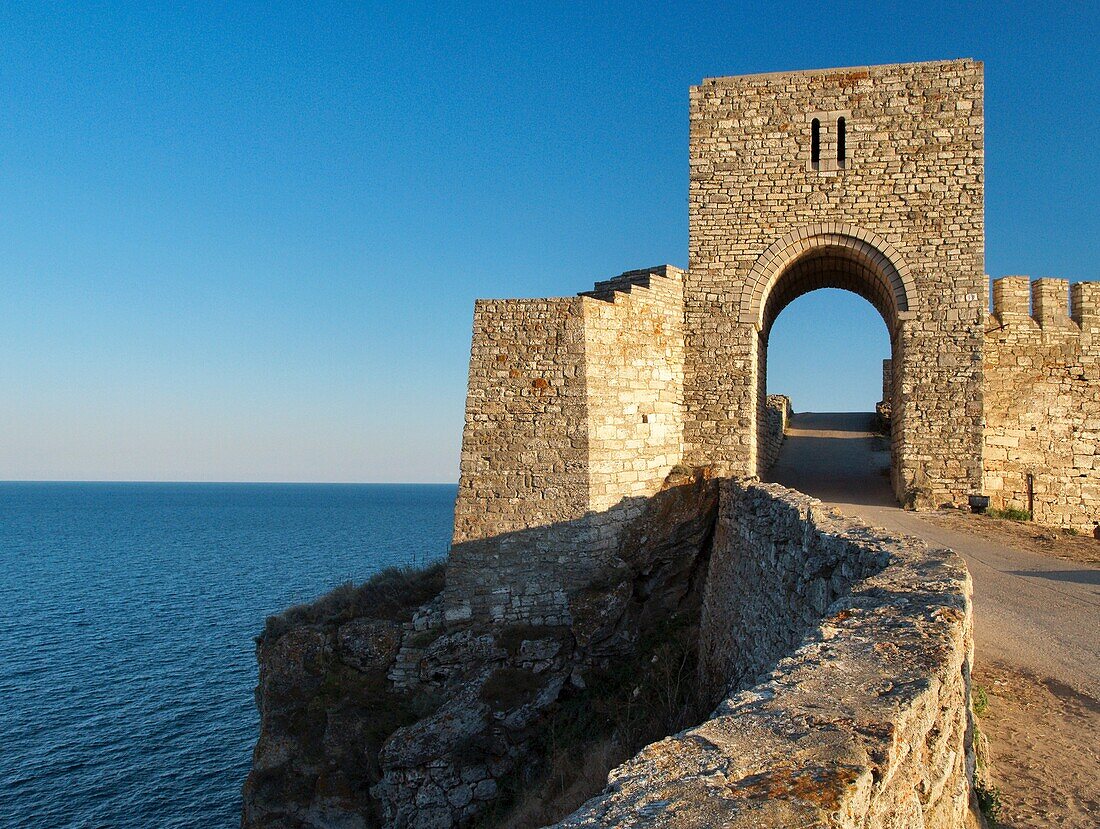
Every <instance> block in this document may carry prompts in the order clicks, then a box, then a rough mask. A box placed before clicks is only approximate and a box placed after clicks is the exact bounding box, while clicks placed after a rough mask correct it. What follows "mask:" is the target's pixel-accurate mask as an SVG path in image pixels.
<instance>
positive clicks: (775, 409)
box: [760, 394, 791, 469]
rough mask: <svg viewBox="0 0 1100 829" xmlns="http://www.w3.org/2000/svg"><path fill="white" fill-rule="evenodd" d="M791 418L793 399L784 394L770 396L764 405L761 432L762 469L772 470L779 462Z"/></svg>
mask: <svg viewBox="0 0 1100 829" xmlns="http://www.w3.org/2000/svg"><path fill="white" fill-rule="evenodd" d="M790 416H791V399H790V398H789V397H787V396H786V395H783V394H769V395H768V396H767V398H766V402H765V404H764V417H763V420H762V423H763V424H764V428H763V429H762V430H761V439H760V454H761V467H762V468H763V469H770V468H771V466H772V465H773V464H774V463H775V462H776V461H777V460H779V450H780V449H782V448H783V439H784V437H785V436H786V433H787V420H788V419H789V418H790Z"/></svg>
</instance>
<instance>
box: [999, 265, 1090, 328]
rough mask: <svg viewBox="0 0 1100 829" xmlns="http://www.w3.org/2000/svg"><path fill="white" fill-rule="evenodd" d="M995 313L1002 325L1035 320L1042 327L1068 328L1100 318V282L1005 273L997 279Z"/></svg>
mask: <svg viewBox="0 0 1100 829" xmlns="http://www.w3.org/2000/svg"><path fill="white" fill-rule="evenodd" d="M992 293H993V315H994V316H995V317H996V318H997V319H998V320H999V322H1000V324H1001V325H1002V326H1011V325H1014V324H1015V325H1019V324H1021V323H1024V322H1025V321H1034V322H1035V323H1036V324H1038V326H1039V327H1040V328H1043V329H1048V328H1068V327H1070V326H1071V325H1072V324H1073V323H1076V324H1077V325H1078V326H1082V325H1084V324H1085V323H1086V322H1087V321H1095V320H1097V319H1100V282H1074V283H1072V284H1070V281H1069V280H1068V279H1055V278H1053V277H1042V278H1039V279H1035V280H1032V279H1030V278H1029V277H1027V276H1005V277H1001V278H1000V279H994V280H993V291H992Z"/></svg>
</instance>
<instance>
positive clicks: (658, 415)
mask: <svg viewBox="0 0 1100 829" xmlns="http://www.w3.org/2000/svg"><path fill="white" fill-rule="evenodd" d="M682 291H683V273H682V271H680V270H679V269H677V268H674V267H672V266H662V267H659V268H650V269H647V270H643V271H631V272H627V273H624V274H622V275H621V276H619V277H616V278H615V279H611V280H607V281H605V282H599V283H597V284H596V286H595V289H594V290H592V291H589V292H586V293H585V294H584V295H582V296H577V297H570V298H564V299H549V300H498V301H480V302H478V303H477V305H476V307H475V312H474V335H473V346H472V349H471V361H470V380H469V389H468V392H467V400H466V427H465V430H464V432H463V442H462V464H461V477H460V481H459V492H458V500H457V503H456V507H455V532H454V544H453V546H452V551H451V556H450V560H449V564H448V576H447V591H446V613H447V618H448V619H450V620H451V621H457V620H461V619H464V618H469V617H470V616H471V615H474V614H479V615H486V616H489V617H493V618H506V619H513V620H522V621H528V622H533V623H535V624H565V623H567V622H568V619H569V610H568V596H569V593H570V591H572V590H575V589H576V588H578V587H580V586H583V585H584V584H586V583H587V581H588V580H589V579H590V578H591V577H592V576H593V575H594V574H596V573H598V572H599V571H600V569H601V567H603V566H604V565H605V564H606V563H607V562H608V560H609V557H610V556H612V555H613V551H614V549H615V547H616V545H617V543H618V536H619V532H620V531H621V529H622V527H623V526H625V525H626V524H627V523H629V521H630V520H631V519H632V518H633V517H634V516H636V515H637V514H638V512H639V511H640V510H641V509H642V507H643V505H644V503H645V498H646V497H647V496H650V495H652V494H654V493H655V492H657V491H658V490H659V489H660V487H661V484H662V482H663V481H664V480H665V478H666V477H667V475H668V473H669V471H670V470H671V469H672V467H673V466H675V465H676V464H677V463H678V462H679V461H680V457H681V453H682V439H683V427H682V387H683V379H682V378H683V327H682V326H683V298H682V297H683V294H682Z"/></svg>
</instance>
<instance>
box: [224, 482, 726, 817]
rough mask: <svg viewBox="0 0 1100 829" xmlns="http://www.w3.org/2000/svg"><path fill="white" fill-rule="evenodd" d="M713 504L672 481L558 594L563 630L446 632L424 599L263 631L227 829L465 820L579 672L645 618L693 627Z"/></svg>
mask: <svg viewBox="0 0 1100 829" xmlns="http://www.w3.org/2000/svg"><path fill="white" fill-rule="evenodd" d="M717 503H718V484H717V481H715V480H712V479H711V478H710V476H709V475H708V474H707V473H706V472H705V471H704V470H694V471H689V470H683V471H680V472H678V473H677V474H675V475H673V476H671V477H670V479H669V480H668V482H667V483H666V485H665V487H664V489H663V491H662V492H661V493H660V494H658V495H657V496H655V497H654V498H653V499H652V500H651V501H650V502H649V503H648V504H647V506H646V509H645V510H643V512H642V514H641V515H640V517H639V518H637V519H636V520H635V522H634V524H633V525H632V526H631V527H630V528H629V529H628V531H627V532H626V533H624V539H623V542H622V544H621V549H620V551H619V556H618V558H617V560H616V561H615V562H614V563H613V565H612V566H610V567H609V568H608V569H607V571H606V572H604V573H602V574H600V577H599V579H598V580H597V581H596V583H593V584H590V585H588V586H586V587H584V588H581V589H578V590H576V591H574V593H573V594H571V595H570V596H569V597H568V598H569V604H568V606H569V613H570V616H571V620H570V624H568V625H553V626H547V625H520V624H504V623H491V622H466V623H462V624H450V625H447V624H445V623H444V619H443V613H442V609H441V607H442V605H441V602H440V600H439V599H438V598H437V599H436V600H433V601H431V602H429V603H428V604H427V605H424V606H423V607H421V608H419V609H418V610H416V611H415V612H410V614H409V615H408V618H406V619H404V620H400V621H398V620H394V619H389V618H387V619H376V618H371V617H370V616H369V615H359V616H357V617H355V618H351V619H346V618H341V619H340V620H338V621H335V622H333V623H331V624H326V623H311V624H308V625H301V626H297V627H291V628H290V629H289V630H286V631H285V632H282V633H281V634H280V635H278V636H265V637H262V638H261V640H260V642H259V645H258V647H257V658H258V659H259V662H260V684H259V686H258V687H257V693H256V696H257V703H258V705H259V707H260V711H261V733H260V738H259V741H258V742H257V746H256V750H255V755H254V763H253V769H252V772H251V774H250V775H249V778H248V781H247V782H246V784H245V788H244V812H243V818H242V826H243V827H245V828H246V829H260V827H264V829H275V828H276V827H277V829H305V827H310V828H311V829H322V827H324V829H329V828H330V827H340V829H343V828H344V827H348V829H352V828H353V827H354V829H360V827H362V829H367V828H368V827H377V826H387V827H423V828H424V829H429V828H430V829H446V827H451V826H465V825H469V824H470V823H472V822H473V821H474V820H475V818H476V817H477V816H478V815H479V814H481V813H483V812H484V811H485V810H486V809H488V808H490V807H491V806H493V805H494V803H495V802H496V801H497V799H498V797H499V795H500V787H501V785H502V781H503V780H504V779H505V778H507V777H508V776H509V775H510V774H512V773H513V772H515V770H516V769H517V768H518V767H520V766H522V765H523V764H525V763H529V762H530V760H531V752H532V751H533V750H534V746H533V744H532V743H533V735H534V734H535V733H536V732H537V729H538V728H539V727H540V725H541V724H542V723H543V721H544V719H545V717H546V715H547V712H548V711H549V710H550V709H551V708H552V707H553V706H554V705H555V704H557V703H559V701H560V700H561V699H562V697H563V695H567V694H569V693H573V692H575V691H577V690H578V689H579V688H583V687H584V682H585V679H584V677H585V675H586V672H587V671H588V670H589V669H592V668H594V667H599V666H603V665H606V664H608V662H609V661H611V660H614V659H615V658H617V657H618V656H621V655H623V654H626V653H629V652H630V651H631V649H632V648H633V647H635V645H636V640H637V636H638V630H639V627H640V626H641V625H642V624H643V623H644V621H645V619H647V618H651V617H652V618H656V617H663V616H666V615H668V614H671V613H680V614H683V615H684V616H685V618H691V619H695V620H696V621H697V619H698V614H699V607H700V603H701V590H700V585H701V579H702V574H703V573H705V568H706V555H707V552H708V550H709V544H710V539H711V536H712V534H713V531H714V524H715V520H716V517H717ZM307 615H308V614H307Z"/></svg>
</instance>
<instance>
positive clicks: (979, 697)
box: [970, 685, 989, 717]
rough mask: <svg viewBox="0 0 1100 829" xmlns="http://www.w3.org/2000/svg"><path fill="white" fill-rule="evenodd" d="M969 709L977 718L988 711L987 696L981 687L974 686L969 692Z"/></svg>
mask: <svg viewBox="0 0 1100 829" xmlns="http://www.w3.org/2000/svg"><path fill="white" fill-rule="evenodd" d="M970 708H971V709H972V710H973V711H974V715H975V716H977V717H980V716H982V715H983V714H985V712H986V711H987V710H989V695H988V694H987V693H986V692H985V688H983V687H982V686H981V685H975V686H974V687H973V689H971V691H970Z"/></svg>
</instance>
